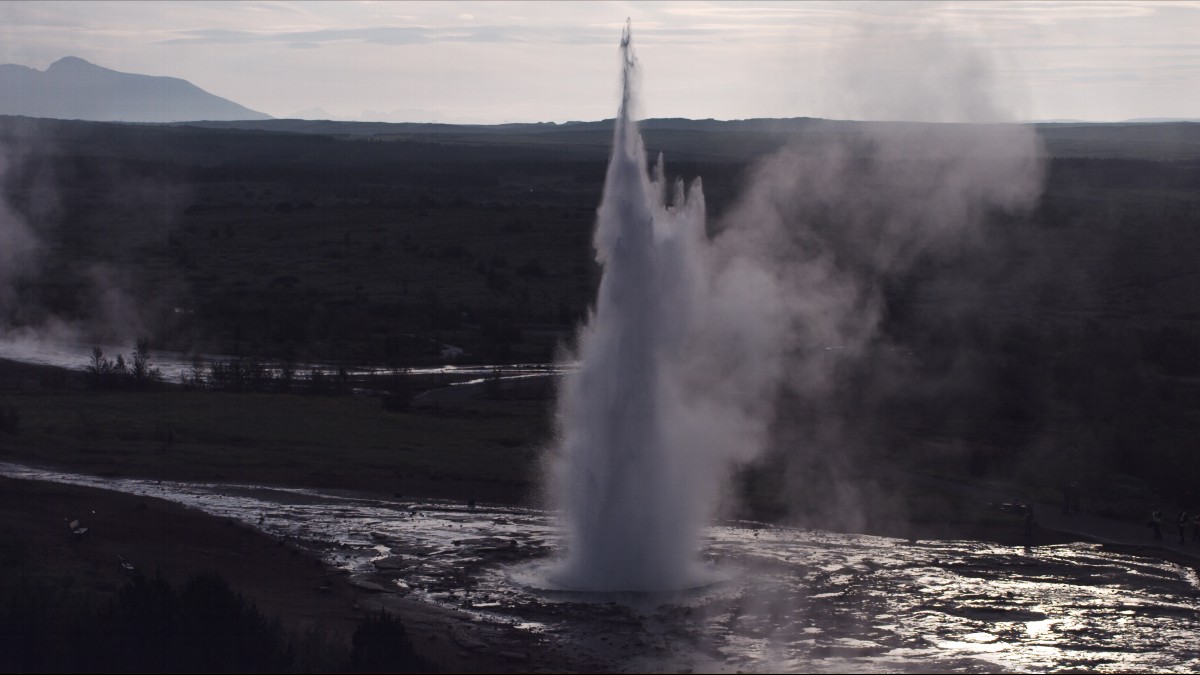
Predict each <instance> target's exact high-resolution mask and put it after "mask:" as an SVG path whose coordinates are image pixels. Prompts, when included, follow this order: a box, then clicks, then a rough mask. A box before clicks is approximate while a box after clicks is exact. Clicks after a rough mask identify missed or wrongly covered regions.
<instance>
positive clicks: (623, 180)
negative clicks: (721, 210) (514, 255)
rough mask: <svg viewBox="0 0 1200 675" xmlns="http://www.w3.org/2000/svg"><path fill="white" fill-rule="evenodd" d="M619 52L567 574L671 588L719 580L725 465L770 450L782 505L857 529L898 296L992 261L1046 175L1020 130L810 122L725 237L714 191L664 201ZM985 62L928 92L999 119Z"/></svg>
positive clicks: (565, 471) (571, 404) (566, 469)
mask: <svg viewBox="0 0 1200 675" xmlns="http://www.w3.org/2000/svg"><path fill="white" fill-rule="evenodd" d="M934 42H935V44H934V45H933V46H934V47H938V46H939V45H940V44H941V43H940V42H937V41H934ZM931 49H933V47H931ZM621 54H622V57H623V87H622V98H621V108H620V112H619V115H618V117H617V120H616V125H615V130H614V137H613V151H612V157H611V159H610V163H609V167H608V174H607V177H606V183H605V187H604V194H603V198H602V201H601V205H600V208H599V210H598V218H597V225H596V233H595V242H594V243H595V247H596V255H597V259H598V260H599V261H600V263H601V264H602V265H603V266H604V276H603V279H602V281H601V285H600V289H599V294H598V297H597V303H596V306H595V309H594V312H593V314H592V315H591V317H590V319H589V322H588V324H587V326H586V327H584V328H583V330H582V331H581V334H580V340H579V353H578V354H577V355H576V358H577V359H578V361H579V362H580V364H581V367H580V370H579V372H578V373H577V374H576V375H573V376H571V377H569V378H568V379H567V380H566V381H565V382H564V384H563V388H562V391H561V392H560V396H559V402H558V431H559V443H560V446H559V450H560V452H559V453H558V454H557V456H556V458H555V461H554V464H553V466H552V471H553V473H552V479H553V480H552V482H553V496H554V497H556V498H557V499H558V500H559V506H560V507H561V509H562V512H563V514H564V516H565V519H566V525H567V530H568V542H569V543H568V551H567V555H566V558H565V559H564V560H563V561H562V562H561V563H560V564H559V566H558V567H557V569H556V570H555V571H554V572H553V573H552V575H551V576H552V579H551V581H552V582H553V583H554V585H556V586H559V587H566V588H575V589H586V590H599V591H615V590H663V589H674V588H681V587H687V586H692V585H696V584H699V583H704V582H705V581H707V580H708V579H709V576H708V572H707V570H706V569H705V568H704V566H703V565H701V564H700V563H699V556H698V548H699V536H700V531H701V529H702V528H703V527H704V526H705V525H706V524H707V522H708V521H709V520H710V519H711V517H712V516H713V515H714V513H715V511H716V510H717V508H718V505H719V504H721V502H722V498H723V497H725V495H724V494H723V490H725V489H726V487H727V486H728V483H729V481H728V480H726V479H727V478H728V476H729V472H730V469H731V468H732V467H733V466H734V465H735V464H737V463H746V462H749V461H751V460H754V459H756V458H759V457H762V456H763V455H764V450H765V449H767V448H771V449H772V450H773V453H772V454H773V456H774V457H776V458H779V457H782V458H783V459H784V462H783V464H782V466H780V468H781V469H783V470H785V471H787V473H788V474H789V475H788V476H787V480H785V481H784V489H785V490H786V491H787V494H782V495H779V496H780V497H781V498H782V499H783V500H784V503H785V504H786V503H790V502H791V501H794V500H793V497H795V496H796V494H797V493H796V491H797V490H803V491H804V493H806V494H811V495H815V496H816V498H817V499H819V500H820V502H821V503H823V504H824V508H822V509H821V511H822V512H823V513H824V516H823V518H824V520H822V522H823V523H824V525H825V526H827V527H850V528H855V527H858V526H859V525H860V523H859V522H858V520H859V519H858V517H857V515H856V514H858V513H859V512H860V511H861V500H862V495H863V491H864V489H865V488H864V489H860V488H859V486H857V485H855V484H854V482H853V480H852V479H848V478H846V476H845V472H844V471H843V468H844V467H845V466H846V465H848V464H850V463H852V462H855V461H869V460H868V459H866V455H864V454H862V452H861V451H862V450H863V446H864V445H866V444H870V443H872V442H874V441H872V440H871V438H875V439H878V438H884V439H885V440H886V429H885V428H884V427H885V426H886V424H887V421H886V419H879V418H878V416H877V415H876V414H875V413H876V410H877V409H878V406H879V402H880V401H881V400H884V399H887V398H888V397H903V396H904V395H905V394H904V392H905V391H907V390H908V385H909V384H910V383H911V379H910V378H909V376H908V375H907V374H906V373H907V370H906V369H907V368H908V367H909V366H908V365H907V364H908V361H907V360H906V359H905V358H902V357H900V356H899V355H900V354H902V353H904V351H905V350H904V349H903V348H900V349H898V348H896V343H895V341H896V340H897V337H898V336H896V335H894V334H887V333H886V332H885V331H884V326H885V324H886V322H887V321H888V319H889V315H888V311H889V305H888V299H887V298H886V297H885V292H884V289H885V287H887V286H888V285H889V284H892V285H893V286H895V285H897V284H899V283H906V284H907V283H911V277H910V276H909V274H910V272H911V270H912V269H913V268H914V266H916V265H919V264H924V265H925V266H926V267H930V266H931V264H936V262H937V261H939V260H955V259H958V260H963V259H966V258H965V256H968V255H970V256H975V254H974V253H970V252H971V251H974V250H979V251H981V253H980V255H979V256H976V257H978V258H980V259H986V256H985V255H984V254H983V252H984V250H985V248H986V244H987V239H988V237H989V236H990V235H989V234H988V233H989V232H990V230H989V228H994V227H1000V226H1002V225H997V223H1001V224H1002V223H1003V222H1004V219H1003V218H1000V219H996V218H993V216H995V215H996V214H1007V215H1006V216H1005V217H1011V216H1013V215H1017V214H1020V213H1021V212H1023V211H1025V210H1027V209H1029V208H1030V207H1032V206H1033V205H1034V204H1036V202H1037V199H1038V197H1039V195H1040V191H1041V182H1042V175H1043V164H1042V160H1041V158H1040V154H1041V153H1040V144H1039V141H1038V138H1037V136H1036V133H1035V132H1034V131H1033V130H1032V129H1031V128H1029V127H1026V126H1021V125H1016V124H994V123H993V124H985V125H979V124H951V125H929V124H912V123H890V124H889V123H869V124H860V123H845V122H820V121H814V122H812V123H811V124H810V125H808V126H806V127H804V128H803V130H801V131H800V133H798V134H797V135H796V136H794V137H793V139H792V142H791V143H789V144H788V146H787V147H785V148H783V149H782V150H780V151H779V152H777V153H775V154H773V155H771V156H769V157H766V158H764V159H763V160H762V161H761V162H759V163H758V164H757V165H756V166H755V167H754V169H753V170H752V171H751V172H749V174H748V184H747V185H746V186H745V189H744V190H743V192H742V195H741V196H740V198H739V199H738V200H737V201H736V202H735V203H734V204H733V206H732V208H731V209H730V210H729V211H728V212H727V213H726V214H725V215H724V216H723V218H722V219H721V221H720V222H719V223H718V224H717V226H716V227H715V228H713V229H714V230H715V231H716V234H715V235H714V236H712V237H709V236H707V235H706V227H705V208H704V198H703V195H702V193H701V189H700V184H699V181H698V180H697V181H696V182H695V183H694V184H693V185H692V186H691V187H690V188H689V189H687V190H685V189H684V187H683V185H682V183H680V182H676V183H674V184H673V185H672V186H671V187H670V189H668V187H667V184H666V180H665V171H664V169H663V164H662V160H661V158H660V159H659V162H658V165H657V166H656V167H654V169H653V171H651V170H649V169H648V167H647V163H646V155H645V149H644V147H643V145H642V142H641V138H640V137H639V135H638V131H637V124H636V123H635V122H634V121H633V119H632V110H633V108H634V106H635V104H636V97H637V91H636V84H635V82H636V74H637V63H636V59H635V58H634V55H633V51H632V48H631V46H630V43H629V32H628V28H626V32H625V34H624V36H623V38H622V42H621ZM934 56H936V55H931V61H934V62H936V61H938V59H937V58H934ZM976 71H977V75H978V79H979V81H976V80H971V81H970V82H969V84H970V85H971V86H969V87H965V88H963V91H961V92H959V91H947V92H942V94H941V95H940V97H922V98H923V99H924V100H925V101H927V102H931V103H930V105H941V103H940V102H942V101H950V102H951V103H954V105H955V108H954V109H955V110H957V111H960V112H961V111H966V112H963V113H962V114H960V113H955V118H956V119H957V118H960V117H962V115H963V114H966V115H967V116H968V117H970V116H971V115H970V114H969V113H972V111H979V110H983V111H989V114H988V115H986V117H985V119H986V121H989V122H994V121H995V119H996V116H997V113H995V111H996V110H1000V107H999V104H998V103H995V102H994V100H993V99H989V100H988V101H983V102H980V101H978V100H976V99H978V97H979V96H981V95H984V94H988V93H989V83H988V82H987V81H986V77H985V76H986V72H985V71H986V69H975V70H974V71H973V72H976ZM916 75H920V73H919V72H918V73H915V74H914V76H916ZM900 90H901V91H905V89H904V88H900ZM916 91H920V89H919V88H917V89H916ZM981 92H982V93H981ZM964 97H965V98H970V99H971V100H972V101H973V102H972V103H971V105H965V104H962V105H960V104H958V103H957V102H958V100H959V99H960V98H964ZM947 105H949V104H947ZM871 106H872V107H877V106H876V104H875V103H874V102H872V103H871ZM862 116H866V117H869V115H862ZM935 117H936V116H935ZM965 121H975V120H971V119H967V120H965ZM962 302H970V293H969V292H968V293H965V294H964V298H963V300H962ZM935 309H936V308H935ZM959 309H960V310H961V308H959ZM946 311H952V310H951V309H947V310H946ZM899 337H900V338H901V339H903V337H904V336H899ZM856 373H857V374H856ZM864 374H866V375H869V377H864ZM781 401H785V402H786V405H787V406H788V409H787V414H786V415H785V416H784V417H781V418H779V419H777V418H776V406H777V405H779V404H780V402H781ZM813 469H817V470H818V472H817V473H815V474H814V473H813ZM797 471H799V472H802V473H800V474H797V473H796V472H797ZM795 479H799V480H798V482H793V480H795ZM807 501H808V502H809V503H811V502H812V500H811V499H809V500H807Z"/></svg>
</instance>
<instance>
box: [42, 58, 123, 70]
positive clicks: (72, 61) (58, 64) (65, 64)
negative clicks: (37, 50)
mask: <svg viewBox="0 0 1200 675" xmlns="http://www.w3.org/2000/svg"><path fill="white" fill-rule="evenodd" d="M64 68H99V69H100V70H108V69H107V68H100V66H97V65H96V64H94V63H92V62H90V61H85V60H83V59H81V58H79V57H78V56H64V57H62V58H61V59H59V60H57V61H55V62H54V63H51V64H50V67H49V68H47V69H46V72H49V71H51V70H55V69H59V70H61V69H64Z"/></svg>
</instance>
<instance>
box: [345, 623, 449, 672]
mask: <svg viewBox="0 0 1200 675" xmlns="http://www.w3.org/2000/svg"><path fill="white" fill-rule="evenodd" d="M353 645H354V650H353V652H351V656H350V670H351V671H353V672H357V673H423V672H431V671H432V670H433V666H432V664H431V663H429V661H426V660H425V659H424V658H422V657H421V656H420V655H419V654H417V653H416V652H415V651H413V646H412V643H411V642H410V641H409V639H408V635H407V633H406V632H405V630H404V624H403V623H401V622H400V620H399V619H397V618H395V617H393V616H392V615H391V614H389V613H387V611H380V612H379V614H372V615H370V616H368V617H367V618H366V619H364V620H363V621H362V622H360V623H359V624H358V629H357V630H355V631H354V638H353Z"/></svg>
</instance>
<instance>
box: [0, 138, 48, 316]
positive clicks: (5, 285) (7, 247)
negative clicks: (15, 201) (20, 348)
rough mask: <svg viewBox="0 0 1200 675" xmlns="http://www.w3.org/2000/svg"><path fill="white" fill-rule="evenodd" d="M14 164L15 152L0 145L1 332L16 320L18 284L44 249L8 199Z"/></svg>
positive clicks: (33, 265) (31, 268)
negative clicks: (41, 249) (39, 252)
mask: <svg viewBox="0 0 1200 675" xmlns="http://www.w3.org/2000/svg"><path fill="white" fill-rule="evenodd" d="M14 162H15V157H14V152H13V150H12V149H11V148H9V147H7V146H5V145H0V329H5V328H7V327H9V326H10V325H11V324H12V323H13V320H14V319H15V316H14V314H15V312H16V311H17V297H16V296H17V294H16V287H15V284H16V283H17V281H18V280H19V279H20V278H21V277H22V276H24V275H25V274H28V273H29V272H31V271H32V270H33V269H34V267H35V260H36V254H37V252H38V249H39V248H40V246H41V243H40V242H39V240H38V238H37V237H36V236H35V235H34V233H33V230H32V229H30V227H29V225H28V223H26V222H25V219H24V218H22V217H21V216H20V215H19V214H18V213H17V211H16V210H15V209H14V208H13V206H12V205H11V204H9V202H8V199H7V198H6V194H7V192H8V190H7V187H8V183H9V181H10V180H11V174H10V172H11V171H12V170H13V168H14V167H13V165H14Z"/></svg>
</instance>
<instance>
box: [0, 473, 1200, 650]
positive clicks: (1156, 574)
mask: <svg viewBox="0 0 1200 675" xmlns="http://www.w3.org/2000/svg"><path fill="white" fill-rule="evenodd" d="M0 473H3V474H5V475H8V476H12V477H23V478H36V479H41V480H52V481H59V482H64V483H73V484H79V485H90V486H96V487H103V488H107V489H115V490H120V491H123V492H128V493H134V494H139V495H145V496H152V497H160V498H164V499H169V500H171V501H175V502H179V503H182V504H186V505H188V506H192V507H196V508H199V509H201V510H203V511H206V512H208V513H211V514H214V515H217V516H220V517H223V518H229V519H234V520H239V521H243V522H245V523H247V524H249V525H251V526H254V527H256V528H258V529H260V530H262V531H264V532H266V533H268V534H271V535H274V536H277V537H286V538H289V539H291V540H294V541H296V542H298V543H300V544H301V545H303V546H304V547H306V548H308V549H310V550H312V551H313V552H315V553H316V554H318V555H320V556H321V557H322V558H323V559H324V560H325V561H326V562H328V563H329V564H330V565H333V566H336V567H338V568H341V569H344V570H346V571H347V572H348V573H349V574H350V575H351V579H352V581H353V582H355V583H357V584H359V585H361V586H363V587H366V588H372V587H374V588H377V589H379V590H382V591H387V592H393V593H397V594H401V595H406V596H408V597H411V598H416V599H419V600H422V601H425V602H429V603H435V604H441V605H445V606H450V607H453V608H455V609H458V610H464V611H467V612H469V613H470V614H471V615H472V616H473V617H474V618H475V619H476V620H477V621H480V622H491V623H494V624H497V625H505V626H509V627H512V628H514V629H519V630H522V631H528V632H529V633H530V634H531V635H533V636H535V638H536V641H537V643H538V644H539V649H540V650H543V653H544V654H553V653H562V654H564V655H570V658H571V660H572V662H573V663H576V664H578V663H591V664H593V665H597V666H603V667H604V668H605V669H612V670H621V669H627V670H661V669H665V668H681V667H682V668H686V667H691V668H695V669H697V670H706V671H714V670H715V671H730V672H732V671H774V670H780V669H788V670H827V671H847V670H867V671H875V672H878V671H928V670H940V671H949V670H955V671H995V670H1004V671H1050V670H1064V669H1065V670H1070V669H1088V670H1097V671H1129V670H1139V671H1159V672H1161V671H1174V672H1192V671H1195V670H1196V669H1197V667H1200V660H1198V657H1200V643H1198V642H1197V639H1196V636H1197V635H1198V633H1197V629H1198V628H1200V621H1198V617H1200V614H1198V610H1200V590H1198V589H1200V585H1198V582H1197V578H1196V575H1195V574H1194V573H1193V572H1192V571H1191V570H1190V569H1187V568H1185V567H1182V566H1179V565H1176V564H1173V563H1169V562H1161V561H1152V560H1147V559H1143V558H1137V557H1132V556H1127V555H1123V554H1119V553H1112V552H1107V551H1103V550H1101V549H1100V548H1099V547H1098V546H1096V545H1090V544H1066V545H1058V546H1040V547H1036V548H1033V549H1023V548H1021V547H1013V546H1000V545H995V544H989V543H982V542H976V541H922V542H916V543H913V542H908V541H905V540H898V539H888V538H884V537H872V536H861V535H850V534H836V533H830V532H823V531H816V530H799V529H792V528H784V527H774V526H763V525H759V524H755V523H727V524H724V525H722V526H718V527H713V528H711V529H710V530H709V531H708V533H707V541H706V543H705V546H704V550H703V556H704V558H705V559H706V560H707V561H708V562H709V564H710V565H712V568H713V573H714V576H715V577H716V578H723V579H725V581H723V582H718V583H716V584H714V585H712V586H709V587H707V588H703V589H696V590H692V591H689V592H683V593H674V594H669V595H652V594H640V595H619V594H608V595H586V594H577V593H564V592H555V591H547V590H538V587H539V586H544V584H539V583H538V580H539V579H540V576H539V574H538V572H539V568H540V567H541V566H542V565H545V564H547V563H548V562H549V561H550V560H551V556H553V555H554V553H555V552H556V551H557V550H558V545H559V540H560V533H559V530H558V528H557V525H556V523H555V522H554V520H553V519H552V518H551V517H550V516H549V515H548V514H547V513H545V512H541V511H534V510H527V509H518V508H505V507H493V506H480V507H479V508H477V509H475V510H471V509H469V508H467V507H466V506H465V505H459V504H453V503H445V502H412V501H387V500H380V499H376V498H364V497H363V496H361V495H354V494H350V493H337V492H329V491H316V490H305V489H280V488H264V487H257V486H239V485H227V484H206V483H168V482H162V483H159V482H156V481H147V480H135V479H105V478H97V477H92V476H84V475H76V474H66V473H60V472H54V471H45V470H40V469H31V468H27V467H22V466H19V465H12V464H0Z"/></svg>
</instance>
